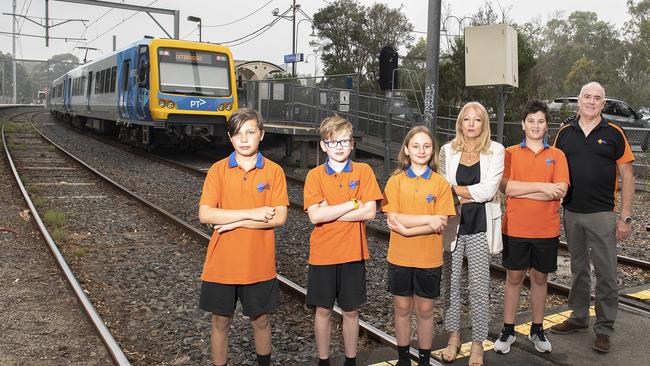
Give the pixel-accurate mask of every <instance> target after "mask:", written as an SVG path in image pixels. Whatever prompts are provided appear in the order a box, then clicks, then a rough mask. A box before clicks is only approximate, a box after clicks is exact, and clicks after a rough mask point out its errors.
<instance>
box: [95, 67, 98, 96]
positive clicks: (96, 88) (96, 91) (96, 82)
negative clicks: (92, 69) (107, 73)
mask: <svg viewBox="0 0 650 366" xmlns="http://www.w3.org/2000/svg"><path fill="white" fill-rule="evenodd" d="M95 94H99V71H97V73H95Z"/></svg>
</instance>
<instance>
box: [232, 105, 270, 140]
mask: <svg viewBox="0 0 650 366" xmlns="http://www.w3.org/2000/svg"><path fill="white" fill-rule="evenodd" d="M250 120H255V122H257V128H259V130H260V131H264V121H263V120H262V115H261V114H260V113H259V112H258V111H256V110H254V109H252V108H240V109H238V110H237V111H236V112H235V113H233V114H232V115H231V116H230V119H229V120H228V124H227V130H228V135H229V136H230V137H232V136H235V135H236V134H237V133H238V132H239V130H240V129H241V126H242V125H243V124H244V122H246V121H250Z"/></svg>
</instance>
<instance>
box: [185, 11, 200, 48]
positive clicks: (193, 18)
mask: <svg viewBox="0 0 650 366" xmlns="http://www.w3.org/2000/svg"><path fill="white" fill-rule="evenodd" d="M187 20H189V21H190V22H196V23H199V42H201V18H199V17H195V16H192V15H190V16H188V17H187Z"/></svg>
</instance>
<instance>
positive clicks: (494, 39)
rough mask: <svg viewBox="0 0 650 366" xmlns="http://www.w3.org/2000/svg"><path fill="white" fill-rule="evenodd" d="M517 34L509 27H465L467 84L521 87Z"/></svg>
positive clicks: (493, 25)
mask: <svg viewBox="0 0 650 366" xmlns="http://www.w3.org/2000/svg"><path fill="white" fill-rule="evenodd" d="M518 68H519V63H518V59H517V31H516V30H515V29H514V28H513V27H511V26H509V25H508V24H492V25H481V26H476V27H466V28H465V85H466V86H497V85H509V86H512V87H518V86H519V72H518Z"/></svg>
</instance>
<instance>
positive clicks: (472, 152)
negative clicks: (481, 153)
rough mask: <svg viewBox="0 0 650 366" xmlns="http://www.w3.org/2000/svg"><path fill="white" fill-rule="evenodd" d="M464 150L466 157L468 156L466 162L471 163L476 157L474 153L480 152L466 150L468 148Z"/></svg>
mask: <svg viewBox="0 0 650 366" xmlns="http://www.w3.org/2000/svg"><path fill="white" fill-rule="evenodd" d="M463 152H464V153H465V156H466V158H467V161H466V163H468V164H469V163H471V162H472V160H473V159H474V154H476V155H478V153H476V152H474V151H466V150H463Z"/></svg>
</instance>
